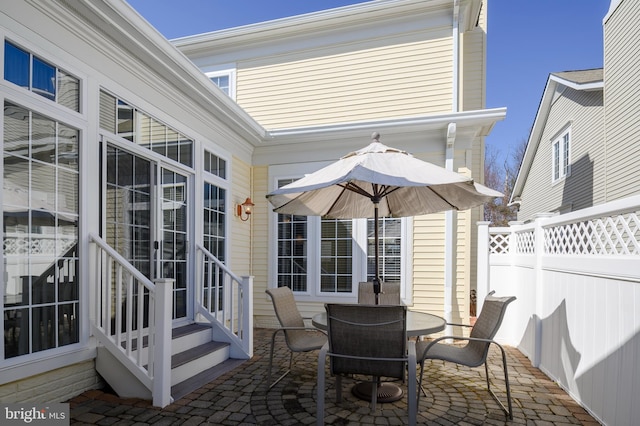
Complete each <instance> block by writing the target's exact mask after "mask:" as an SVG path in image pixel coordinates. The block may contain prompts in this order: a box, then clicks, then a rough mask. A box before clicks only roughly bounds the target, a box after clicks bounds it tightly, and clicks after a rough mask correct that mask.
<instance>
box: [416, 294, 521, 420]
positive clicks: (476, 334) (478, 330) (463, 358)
mask: <svg viewBox="0 0 640 426" xmlns="http://www.w3.org/2000/svg"><path fill="white" fill-rule="evenodd" d="M493 294H494V292H493V291H492V292H491V293H489V294H488V295H487V297H486V298H485V299H484V304H483V305H482V311H481V312H480V316H479V317H478V319H477V321H476V323H475V325H474V326H473V327H472V328H471V333H470V335H469V337H461V336H442V337H439V338H437V339H434V340H432V341H426V340H425V341H419V342H417V344H416V352H417V354H418V362H419V363H420V382H419V383H420V388H421V389H422V390H423V391H424V389H423V387H422V377H423V374H424V362H425V360H427V359H439V360H443V361H449V362H454V363H456V364H461V365H465V366H467V367H478V366H480V365H482V364H484V370H485V375H486V380H487V390H488V391H489V394H490V395H491V397H492V398H493V399H494V400H495V401H496V402H497V403H498V405H499V406H500V408H502V410H503V411H504V412H505V414H506V415H507V416H509V419H513V409H512V405H511V390H510V388H509V374H508V372H507V357H506V354H505V351H504V348H503V347H502V346H501V345H500V344H499V343H497V342H496V341H495V340H493V338H494V336H495V335H496V333H497V332H498V329H499V328H500V324H501V323H502V319H503V318H504V313H505V311H506V309H507V305H509V303H511V302H513V301H514V300H516V298H515V296H508V297H495V296H494V295H493ZM449 325H454V326H463V327H468V326H467V325H463V324H449ZM447 339H453V340H458V341H467V343H466V345H464V346H456V345H451V344H445V343H440V342H441V341H442V340H447ZM492 343H493V344H495V345H496V346H497V347H498V348H500V351H501V352H502V368H503V370H504V382H505V387H506V391H507V406H508V407H509V408H508V409H507V408H505V406H504V404H503V403H502V402H501V401H500V400H499V399H498V396H497V395H496V394H495V393H494V392H493V390H491V381H490V380H489V367H488V366H487V355H488V353H489V347H490V346H491V344H492ZM419 399H420V393H418V401H419Z"/></svg>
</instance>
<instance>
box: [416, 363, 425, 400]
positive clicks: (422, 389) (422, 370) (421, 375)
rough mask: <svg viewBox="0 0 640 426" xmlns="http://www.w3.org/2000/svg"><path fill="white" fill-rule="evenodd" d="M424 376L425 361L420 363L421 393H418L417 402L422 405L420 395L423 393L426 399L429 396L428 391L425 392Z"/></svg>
mask: <svg viewBox="0 0 640 426" xmlns="http://www.w3.org/2000/svg"><path fill="white" fill-rule="evenodd" d="M423 375H424V360H422V362H421V363H420V378H419V379H418V385H419V386H420V392H416V393H417V394H418V397H417V401H418V404H420V394H421V393H422V394H423V395H424V396H425V397H426V396H427V391H426V390H424V386H422V377H423Z"/></svg>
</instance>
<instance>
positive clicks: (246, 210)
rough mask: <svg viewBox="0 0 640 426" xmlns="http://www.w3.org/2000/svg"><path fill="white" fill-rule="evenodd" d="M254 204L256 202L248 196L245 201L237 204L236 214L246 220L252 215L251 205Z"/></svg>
mask: <svg viewBox="0 0 640 426" xmlns="http://www.w3.org/2000/svg"><path fill="white" fill-rule="evenodd" d="M253 206H255V204H253V201H251V197H247V199H246V200H244V203H242V204H238V205H237V206H236V215H237V216H238V217H239V218H240V220H241V221H243V222H246V221H247V220H249V216H251V207H253Z"/></svg>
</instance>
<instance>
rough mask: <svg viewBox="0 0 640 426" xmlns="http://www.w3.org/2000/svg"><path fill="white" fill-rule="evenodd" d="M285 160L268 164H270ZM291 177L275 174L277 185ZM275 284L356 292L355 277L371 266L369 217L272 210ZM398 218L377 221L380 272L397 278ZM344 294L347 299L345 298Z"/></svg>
mask: <svg viewBox="0 0 640 426" xmlns="http://www.w3.org/2000/svg"><path fill="white" fill-rule="evenodd" d="M279 167H283V168H285V166H273V168H274V169H278V168H279ZM294 180H296V179H290V178H287V179H279V180H277V185H278V187H281V186H284V185H286V184H288V183H290V182H293V181H294ZM274 223H275V230H276V241H275V244H276V254H274V263H275V264H276V265H277V266H276V270H275V274H274V275H275V282H276V283H277V286H279V287H281V286H287V287H289V288H291V289H292V290H293V291H294V293H297V295H298V296H303V297H304V296H309V297H320V298H324V300H330V299H331V300H335V298H336V297H341V296H342V297H349V298H350V297H355V296H356V295H357V283H358V282H360V281H371V280H372V279H373V276H374V269H375V257H374V256H375V246H374V221H373V219H327V218H319V217H313V216H309V217H307V216H297V215H289V214H281V213H278V214H274ZM404 232H405V230H404V227H403V220H402V219H395V218H380V219H379V222H378V238H379V243H378V244H379V268H380V273H379V275H380V278H381V279H382V280H383V281H386V282H400V283H402V281H403V280H402V278H403V276H404V275H406V274H405V273H404V272H405V271H404V270H403V268H404V265H405V259H406V257H407V254H406V249H407V248H406V247H405V244H406V241H407V240H406V239H404V238H403V233H404ZM345 300H346V299H345Z"/></svg>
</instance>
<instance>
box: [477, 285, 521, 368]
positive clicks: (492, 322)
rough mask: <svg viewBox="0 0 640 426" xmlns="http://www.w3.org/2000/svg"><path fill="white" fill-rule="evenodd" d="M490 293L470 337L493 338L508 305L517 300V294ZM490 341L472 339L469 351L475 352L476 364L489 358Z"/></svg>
mask: <svg viewBox="0 0 640 426" xmlns="http://www.w3.org/2000/svg"><path fill="white" fill-rule="evenodd" d="M492 294H493V292H492V293H490V294H489V295H488V296H487V297H486V298H485V299H484V303H483V304H482V311H481V312H480V316H479V317H478V319H477V321H476V323H475V325H474V326H473V328H472V329H471V333H470V337H475V338H480V339H489V340H492V339H493V338H494V337H495V335H496V333H497V332H498V329H499V328H500V324H502V319H503V318H504V313H505V311H506V310H507V305H509V303H511V302H513V301H514V300H516V298H515V296H508V297H495V296H492ZM489 344H490V343H489V342H478V341H470V342H469V343H468V345H467V349H468V351H469V352H470V353H471V354H473V356H472V358H473V359H475V361H476V362H473V364H475V365H481V364H482V363H483V362H484V361H485V359H486V358H487V353H488V352H489Z"/></svg>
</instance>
